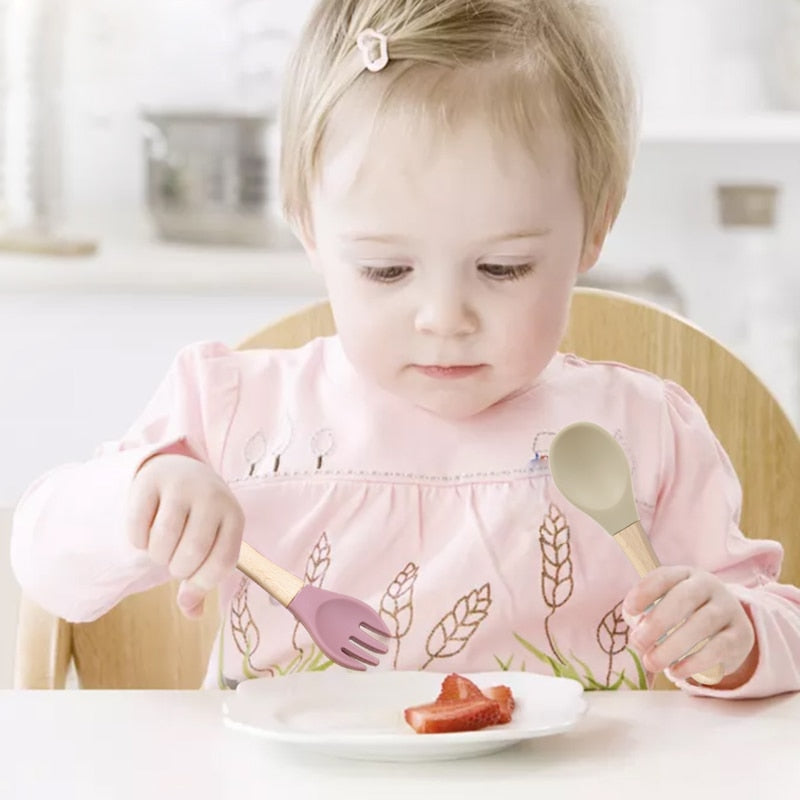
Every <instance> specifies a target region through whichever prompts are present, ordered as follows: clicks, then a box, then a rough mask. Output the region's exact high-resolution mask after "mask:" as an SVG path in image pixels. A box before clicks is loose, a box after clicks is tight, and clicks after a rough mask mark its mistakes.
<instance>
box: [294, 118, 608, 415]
mask: <svg viewBox="0 0 800 800" xmlns="http://www.w3.org/2000/svg"><path fill="white" fill-rule="evenodd" d="M537 152H538V157H537V158H536V159H534V158H532V157H531V155H530V153H529V152H528V151H526V150H524V149H522V148H521V147H520V146H519V145H517V144H516V143H515V142H514V141H513V140H512V139H511V138H510V137H502V136H499V135H494V136H492V135H491V134H490V133H488V132H487V131H485V130H484V129H483V127H482V126H480V125H479V124H478V122H477V121H476V122H474V123H470V124H467V125H465V126H464V127H462V128H461V129H460V130H459V131H458V133H457V134H453V135H448V136H442V137H439V140H437V141H433V140H432V138H431V137H429V136H427V135H423V134H418V135H416V136H411V135H409V132H408V131H407V130H396V129H392V127H391V126H384V127H383V128H382V130H381V131H380V133H378V134H377V135H376V137H375V138H374V139H373V140H372V144H371V146H370V144H369V129H368V126H366V125H364V126H363V130H361V129H359V128H358V126H356V127H355V129H351V130H350V131H349V133H348V136H347V137H342V138H341V139H340V140H339V141H336V142H335V143H334V144H331V145H329V146H328V147H327V148H326V149H325V151H324V152H323V164H322V170H321V175H320V180H319V181H318V183H317V186H316V187H315V191H314V193H313V196H312V230H313V234H312V237H313V241H310V242H307V248H308V250H309V254H310V256H311V259H312V261H313V262H314V263H315V264H316V265H317V266H318V268H319V269H320V270H321V271H322V273H323V275H324V278H325V281H326V284H327V288H328V292H329V297H330V301H331V304H332V307H333V311H334V316H335V319H336V324H337V328H338V332H339V334H340V336H341V341H342V345H343V347H344V350H345V352H346V353H347V355H348V357H349V359H350V360H351V362H352V363H353V365H354V366H355V367H356V369H357V370H358V371H359V372H360V373H361V374H362V375H363V376H364V377H366V378H368V379H370V380H372V381H374V382H375V383H377V384H378V385H379V386H381V387H383V388H384V389H386V390H388V391H389V392H392V393H393V394H395V395H398V396H400V397H402V398H405V399H406V400H408V401H410V402H412V403H414V404H416V405H418V406H421V407H423V408H425V409H427V410H429V411H431V412H433V413H435V414H439V415H441V416H443V417H450V418H465V417H469V416H471V415H473V414H477V413H479V412H481V411H483V410H484V409H486V408H488V407H490V406H492V405H494V404H495V403H498V402H500V401H502V400H503V399H505V398H507V397H509V396H511V395H513V394H515V393H518V392H519V391H524V390H525V389H526V388H527V387H528V386H530V384H531V382H532V381H533V380H534V379H535V378H536V377H537V375H538V374H539V373H540V372H541V371H542V369H543V368H544V367H545V366H546V365H547V363H548V362H549V361H550V359H551V358H552V356H553V354H554V353H555V351H556V349H557V347H558V344H559V341H560V339H561V337H562V335H563V331H564V328H565V324H566V319H567V313H568V305H569V298H570V292H571V289H572V287H573V285H574V283H575V279H576V276H577V274H578V271H579V270H580V269H583V268H588V267H589V266H591V263H592V262H593V260H594V258H595V257H596V253H591V254H588V255H584V257H583V263H581V260H582V254H581V251H582V241H583V212H582V207H581V202H580V197H579V194H578V189H577V183H576V178H575V173H574V162H573V157H572V155H571V152H570V149H569V147H568V145H567V140H566V136H564V135H563V133H562V132H560V131H559V130H556V129H555V128H554V129H553V130H544V131H542V136H541V144H540V145H539V146H538V151H537ZM365 154H366V155H365Z"/></svg>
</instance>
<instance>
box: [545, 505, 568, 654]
mask: <svg viewBox="0 0 800 800" xmlns="http://www.w3.org/2000/svg"><path fill="white" fill-rule="evenodd" d="M539 548H540V549H541V551H542V576H541V586H542V597H543V598H544V602H545V604H546V605H547V607H548V608H549V609H550V611H549V613H548V614H547V616H546V617H545V620H544V630H545V635H546V636H547V641H548V643H549V644H550V649H551V650H552V652H553V654H554V655H555V656H556V658H558V659H559V660H562V656H561V654H560V653H559V651H558V648H557V647H556V645H555V642H554V640H553V637H552V634H551V632H550V620H551V618H552V616H553V614H555V613H556V609H558V608H560V607H561V606H563V605H564V603H566V602H567V600H569V598H570V597H571V596H572V590H573V589H574V586H575V583H574V581H573V578H572V549H571V544H570V535H569V525H568V524H567V520H566V518H565V517H564V515H563V514H562V513H561V511H560V510H559V509H558V507H557V506H555V505H554V504H552V503H551V505H550V509H549V511H548V513H547V516H546V517H545V518H544V519H543V520H542V524H541V525H540V526H539Z"/></svg>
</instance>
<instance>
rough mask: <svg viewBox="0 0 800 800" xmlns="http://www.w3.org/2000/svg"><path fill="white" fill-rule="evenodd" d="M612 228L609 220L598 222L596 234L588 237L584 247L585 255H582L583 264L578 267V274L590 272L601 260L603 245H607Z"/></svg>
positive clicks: (604, 219)
mask: <svg viewBox="0 0 800 800" xmlns="http://www.w3.org/2000/svg"><path fill="white" fill-rule="evenodd" d="M610 227H611V220H610V219H608V218H603V219H602V220H600V222H598V224H597V226H596V228H595V230H594V232H593V233H591V235H589V236H587V238H586V244H585V245H584V248H583V253H582V254H581V263H580V265H579V266H578V272H580V273H584V272H588V271H589V270H590V269H591V268H592V267H593V266H594V265H595V264H596V263H597V259H598V258H600V252H601V251H602V249H603V245H604V244H605V241H606V236H608V231H609V228H610Z"/></svg>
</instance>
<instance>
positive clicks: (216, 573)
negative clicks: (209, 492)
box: [187, 515, 242, 593]
mask: <svg viewBox="0 0 800 800" xmlns="http://www.w3.org/2000/svg"><path fill="white" fill-rule="evenodd" d="M241 543H242V525H241V522H240V520H239V518H238V515H234V516H226V518H225V519H223V521H222V523H221V524H220V527H219V531H218V533H217V536H216V539H215V541H214V546H213V548H212V549H211V552H210V553H209V554H208V558H206V560H205V561H204V562H203V563H202V564H201V565H200V566H199V567H198V569H197V570H196V571H195V572H194V573H193V574H192V575H191V576H190V577H189V578H188V580H187V583H188V584H189V585H190V586H191V587H192V588H193V589H195V590H196V591H198V592H204V593H208V592H210V591H211V590H212V589H214V588H215V587H216V586H217V585H218V584H219V583H220V582H221V581H222V580H224V579H225V578H227V577H228V575H230V574H231V572H233V570H234V569H235V567H236V562H237V560H238V558H239V548H240V547H241Z"/></svg>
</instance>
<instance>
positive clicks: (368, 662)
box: [342, 647, 380, 670]
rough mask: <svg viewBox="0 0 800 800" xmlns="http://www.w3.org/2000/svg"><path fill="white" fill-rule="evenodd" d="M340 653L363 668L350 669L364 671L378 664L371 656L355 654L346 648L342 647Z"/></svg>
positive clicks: (354, 667)
mask: <svg viewBox="0 0 800 800" xmlns="http://www.w3.org/2000/svg"><path fill="white" fill-rule="evenodd" d="M342 652H343V653H344V654H345V655H346V656H349V657H350V658H352V659H354V660H355V661H356V662H359V664H361V665H363V666H353V667H351V669H362V670H363V669H366V668H367V667H377V666H378V664H379V663H380V662H379V661H378V659H377V658H375V656H371V655H369V654H368V653H356V652H354V651H353V650H350V649H349V648H347V647H342Z"/></svg>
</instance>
